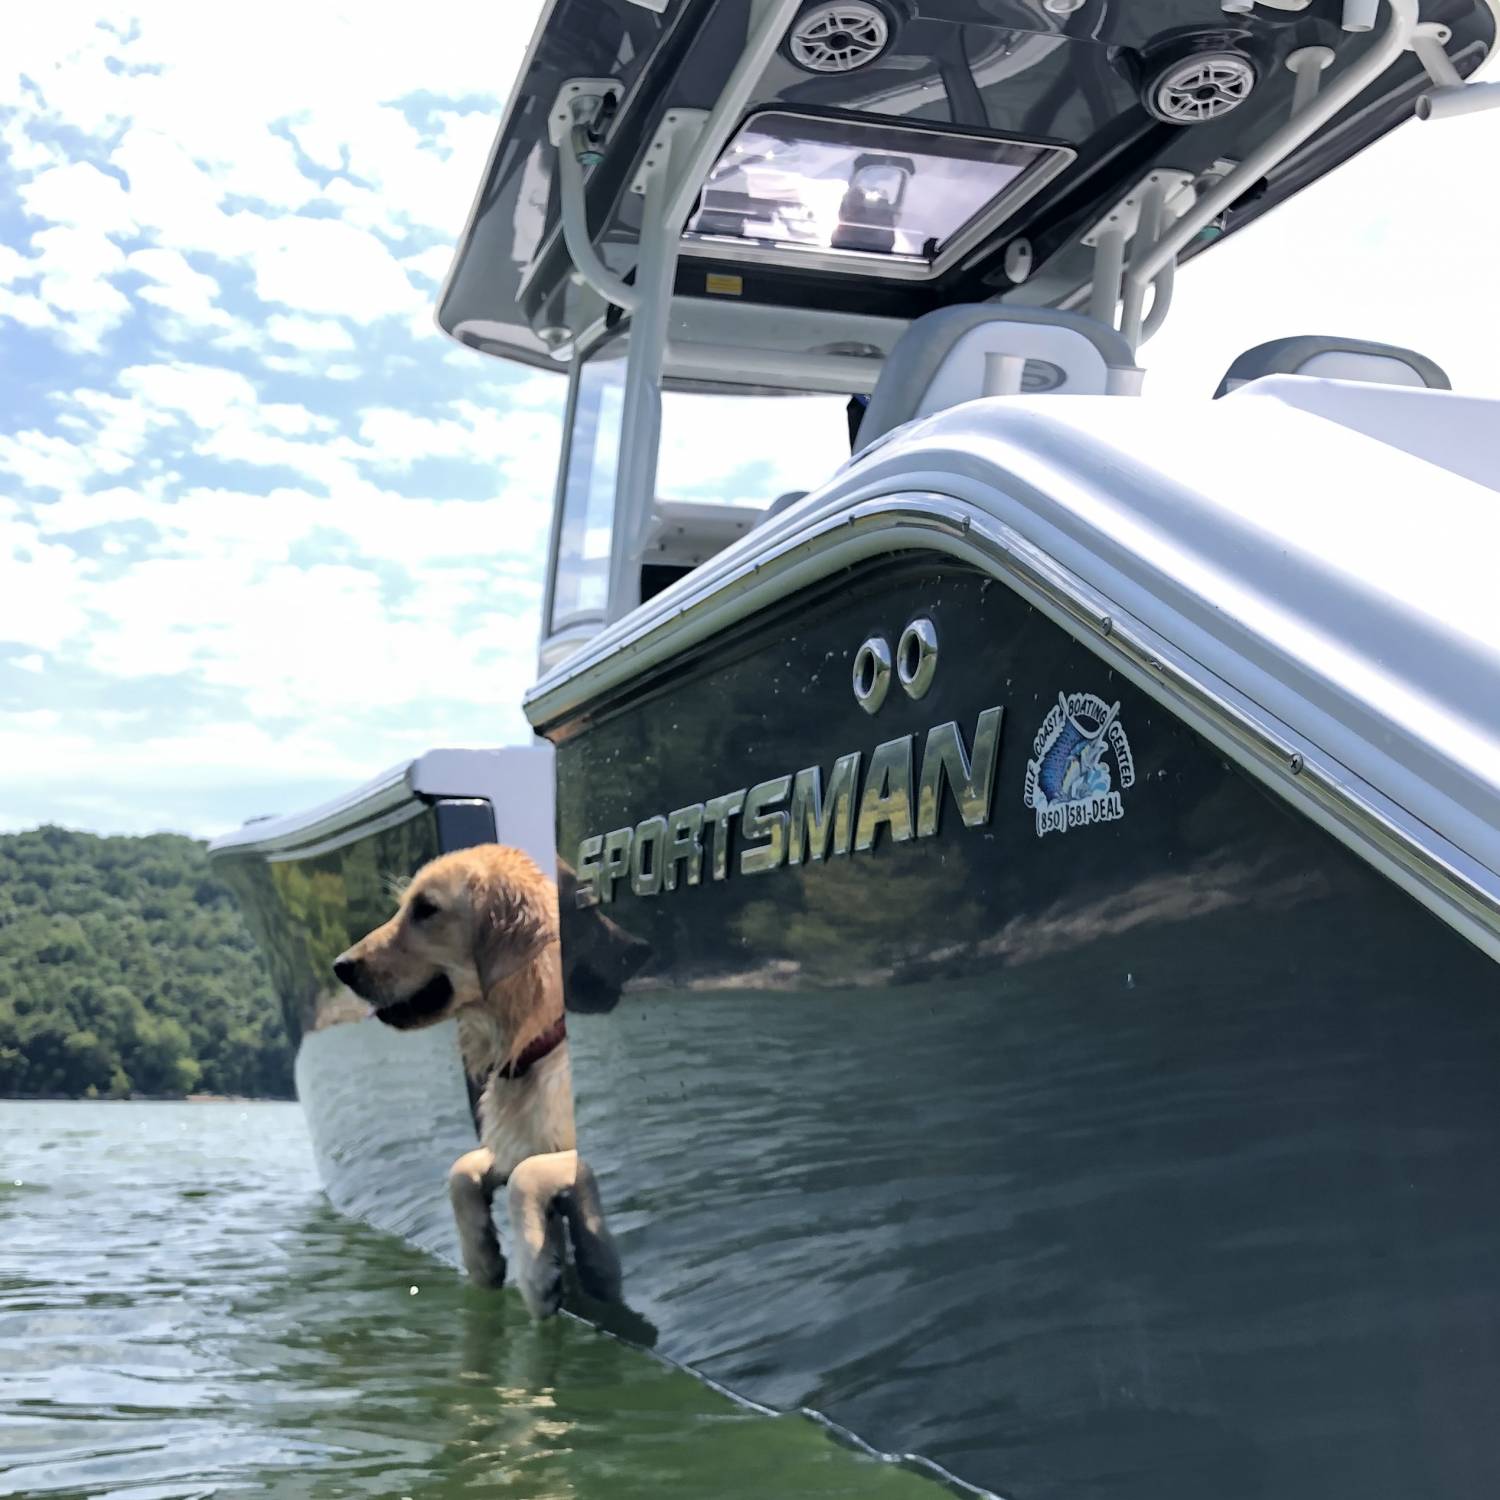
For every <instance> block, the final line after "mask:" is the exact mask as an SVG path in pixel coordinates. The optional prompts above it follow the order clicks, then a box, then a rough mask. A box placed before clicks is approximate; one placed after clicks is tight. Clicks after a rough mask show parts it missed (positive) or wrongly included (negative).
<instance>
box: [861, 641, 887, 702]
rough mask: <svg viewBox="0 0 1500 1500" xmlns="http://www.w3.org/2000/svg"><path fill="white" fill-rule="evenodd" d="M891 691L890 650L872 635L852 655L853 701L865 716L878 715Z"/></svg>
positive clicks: (883, 642)
mask: <svg viewBox="0 0 1500 1500" xmlns="http://www.w3.org/2000/svg"><path fill="white" fill-rule="evenodd" d="M890 689H891V648H890V647H889V646H888V645H886V643H885V637H884V636H879V635H872V636H871V637H870V639H869V640H867V641H866V642H865V643H864V645H863V646H861V647H860V648H859V650H858V651H856V652H855V653H854V701H855V702H856V703H857V704H859V706H860V707H861V708H862V709H864V711H865V712H866V713H867V714H873V713H878V712H879V711H880V705H881V704H882V703H884V702H885V695H886V694H887V693H888V692H889V691H890Z"/></svg>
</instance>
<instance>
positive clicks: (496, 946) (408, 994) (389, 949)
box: [333, 844, 557, 1031]
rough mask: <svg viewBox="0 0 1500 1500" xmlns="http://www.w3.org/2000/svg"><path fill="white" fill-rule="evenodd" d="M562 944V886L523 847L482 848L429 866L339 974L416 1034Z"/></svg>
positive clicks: (337, 968)
mask: <svg viewBox="0 0 1500 1500" xmlns="http://www.w3.org/2000/svg"><path fill="white" fill-rule="evenodd" d="M556 940H557V895H556V891H555V888H554V887H553V885H552V882H551V881H550V880H548V879H547V878H546V876H544V875H543V874H542V873H541V871H540V870H538V869H537V867H536V866H535V865H534V864H533V863H532V862H531V860H529V859H528V858H527V857H526V856H525V855H524V854H522V853H521V852H520V850H518V849H508V848H504V847H502V846H500V845H498V844H482V845H479V846H478V847H476V848H473V849H460V850H457V851H455V852H454V853H452V854H445V855H442V856H440V857H439V858H437V859H435V860H433V861H432V862H431V863H430V864H427V865H424V866H423V867H422V868H421V869H420V870H418V871H417V873H416V875H415V876H413V877H412V880H411V882H410V884H409V885H408V886H407V887H406V890H405V891H404V892H403V894H402V897H401V905H400V907H399V908H398V910H397V912H396V915H395V916H393V917H392V918H391V919H390V921H389V922H387V923H385V924H384V925H383V926H381V927H377V928H376V929H375V931H374V932H372V933H370V934H369V936H368V937H365V938H362V939H361V940H360V941H359V942H357V943H356V944H355V945H354V946H353V947H352V948H349V949H348V950H346V951H345V952H344V953H341V954H340V955H339V957H338V958H337V959H335V960H334V964H333V972H334V976H335V977H336V978H337V979H338V980H339V982H340V983H341V984H345V985H347V986H348V987H349V988H350V989H351V990H353V991H354V993H355V994H356V995H358V996H359V997H360V998H361V999H362V1000H366V1001H368V1002H369V1003H370V1005H372V1006H373V1007H374V1009H375V1014H376V1015H377V1016H378V1017H379V1018H380V1019H381V1020H382V1021H384V1022H385V1023H386V1025H388V1026H395V1027H397V1028H398V1029H399V1030H402V1031H410V1030H412V1029H414V1028H416V1027H418V1026H431V1025H434V1024H435V1023H437V1022H438V1021H442V1020H445V1019H446V1018H447V1017H449V1016H451V1015H453V1014H454V1013H455V1012H456V1011H458V1010H460V1009H462V1008H463V1007H464V1006H466V1005H476V1004H478V1003H480V1002H481V1001H482V1000H483V999H484V998H485V996H486V995H487V994H489V993H490V992H491V991H492V990H493V989H494V987H495V986H496V985H497V984H499V983H500V982H501V981H503V980H505V979H508V978H509V977H510V976H511V975H512V974H514V973H516V972H517V971H518V970H519V969H521V968H523V967H524V966H525V965H526V964H528V963H531V962H532V961H533V960H535V959H536V958H537V957H538V955H539V954H540V953H541V952H542V951H543V950H544V949H545V948H546V947H547V945H548V944H549V943H553V942H556Z"/></svg>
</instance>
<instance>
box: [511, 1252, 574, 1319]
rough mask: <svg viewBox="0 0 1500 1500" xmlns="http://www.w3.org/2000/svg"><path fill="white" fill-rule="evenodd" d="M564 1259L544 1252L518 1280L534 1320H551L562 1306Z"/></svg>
mask: <svg viewBox="0 0 1500 1500" xmlns="http://www.w3.org/2000/svg"><path fill="white" fill-rule="evenodd" d="M562 1271H563V1268H562V1257H561V1256H560V1255H557V1254H554V1253H547V1252H545V1251H544V1252H543V1253H542V1254H541V1255H539V1256H537V1257H536V1258H535V1259H534V1260H532V1261H531V1262H530V1264H529V1265H527V1266H526V1268H525V1270H524V1271H523V1272H522V1273H521V1275H519V1276H518V1277H517V1278H516V1282H517V1285H518V1286H519V1287H520V1288H521V1297H522V1299H523V1300H524V1301H525V1303H526V1310H527V1311H528V1312H529V1313H530V1314H531V1316H532V1317H533V1318H550V1317H552V1315H553V1314H554V1313H556V1311H557V1310H558V1308H559V1307H561V1306H562V1294H563V1275H562Z"/></svg>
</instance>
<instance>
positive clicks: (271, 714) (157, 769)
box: [0, 0, 1500, 834]
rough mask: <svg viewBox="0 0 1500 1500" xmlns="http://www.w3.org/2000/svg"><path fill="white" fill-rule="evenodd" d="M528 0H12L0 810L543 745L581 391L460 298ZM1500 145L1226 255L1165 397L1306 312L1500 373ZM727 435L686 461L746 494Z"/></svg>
mask: <svg viewBox="0 0 1500 1500" xmlns="http://www.w3.org/2000/svg"><path fill="white" fill-rule="evenodd" d="M535 13H536V3H535V0H491V3H488V4H484V5H478V6H466V5H456V4H454V5H450V4H443V3H434V4H432V5H428V6H423V7H417V8H410V7H406V8H401V9H399V10H398V9H397V8H395V7H391V8H384V7H369V6H361V7H351V8H349V9H347V10H343V11H341V10H339V9H338V8H336V7H333V6H329V5H325V4H322V3H319V0H304V3H299V4H297V5H295V6H292V5H281V4H264V5H261V6H257V7H255V8H254V9H231V10H224V9H223V8H221V7H197V8H192V7H188V6H185V5H162V6H158V7H140V8H138V9H137V10H136V11H135V12H134V13H132V12H131V11H130V10H128V9H125V8H122V9H121V10H120V12H119V16H120V17H121V19H117V20H115V21H112V22H109V23H107V24H101V23H98V22H96V21H95V20H94V19H93V18H92V17H91V16H90V15H89V14H88V13H87V11H86V10H84V9H81V8H80V9H77V10H74V9H73V8H71V7H51V8H43V9H39V8H37V7H9V8H8V9H7V11H6V12H5V13H4V14H3V15H0V828H17V827H28V826H33V825H35V824H36V823H39V822H43V821H56V822H62V823H65V824H68V825H70V826H74V827H84V828H93V829H98V830H100V831H109V832H144V831H148V830H152V829H157V828H176V829H183V830H186V831H190V832H194V833H198V834H207V833H212V832H214V831H219V830H222V829H224V828H227V827H232V826H235V825H237V824H238V823H239V822H241V821H242V820H243V819H244V818H245V817H247V816H250V815H253V814H256V813H263V812H274V811H288V810H291V809H293V808H296V807H299V806H303V805H306V804H307V803H309V802H312V801H316V800H319V799H321V798H323V797H326V796H329V795H331V794H333V793H334V792H336V791H338V790H340V789H342V788H344V787H346V786H348V785H350V784H352V783H354V782H356V781H359V780H363V779H365V778H366V777H368V776H370V775H372V774H374V773H375V772H377V771H379V770H380V769H382V768H383V767H384V766H386V765H389V764H391V763H393V762H395V761H397V760H400V759H401V758H403V757H404V756H407V755H412V754H417V753H419V752H420V751H422V750H423V749H426V748H428V747H430V746H433V745H438V744H476V745H492V744H502V743H508V742H514V741H516V740H518V739H520V738H521V737H522V736H523V735H524V734H525V732H526V731H525V725H524V720H523V719H522V717H521V714H520V711H519V700H520V696H521V693H522V692H523V690H524V688H525V686H526V685H527V683H528V682H529V681H530V679H531V676H532V673H533V666H534V660H535V645H536V633H537V611H538V607H539V603H540V597H541V570H542V565H543V560H544V559H543V553H544V546H545V531H546V523H547V515H548V509H549V503H550V486H551V476H552V471H553V466H554V463H555V458H556V450H557V443H558V438H559V431H558V420H559V405H560V397H561V394H562V381H561V378H560V377H557V376H553V375H550V374H545V373H540V372H531V371H522V370H511V369H508V368H507V367H506V366H504V365H502V364H500V363H499V362H496V361H493V360H486V359H484V358H483V357H481V356H478V355H476V354H473V353H472V352H470V351H468V350H464V349H460V348H458V347H457V346H455V345H453V344H451V343H449V342H448V341H447V340H445V339H444V338H443V337H441V336H440V335H439V334H438V333H437V332H436V330H435V329H434V327H433V323H432V308H433V304H434V300H435V295H436V292H437V287H438V284H439V280H440V278H441V277H442V275H443V274H444V271H445V270H446V267H447V263H448V257H449V252H450V249H451V245H452V242H453V238H454V236H455V235H456V234H457V232H458V230H459V229H460V227H461V225H462V222H463V219H464V216H465V214H466V212H467V209H468V205H469V202H470V198H471V196H472V193H473V190H474V187H475V185H476V183H477V180H478V177H479V173H480V171H481V169H482V167H483V163H484V159H485V155H486V153H487V151H488V148H489V145H490V142H491V139H492V136H493V133H494V129H495V126H496V123H497V121H498V114H499V109H500V104H501V99H502V97H503V91H504V89H505V87H506V86H507V84H508V82H509V80H510V78H511V77H512V76H513V74H514V72H515V69H516V67H517V65H518V64H519V61H520V57H521V54H522V51H523V50H524V46H525V42H526V39H527V37H528V36H529V34H530V30H531V26H532V22H533V20H534V17H535ZM1496 159H1500V116H1496V115H1491V116H1477V117H1473V118H1471V119H1467V120H1460V121H1453V122H1448V123H1444V124H1442V125H1426V126H1410V127H1407V128H1406V129H1404V130H1403V131H1401V132H1399V133H1398V136H1397V137H1395V138H1393V139H1392V140H1390V141H1388V142H1386V143H1383V144H1382V145H1380V146H1378V147H1376V148H1375V149H1374V150H1372V151H1370V152H1367V153H1366V154H1365V155H1364V156H1363V157H1362V158H1361V159H1360V160H1359V161H1357V162H1356V163H1354V164H1352V165H1351V166H1350V167H1348V168H1346V169H1345V170H1344V171H1343V172H1341V173H1340V174H1338V176H1337V177H1335V178H1334V179H1332V180H1330V181H1329V182H1328V183H1326V184H1324V185H1323V186H1322V187H1321V188H1318V189H1315V190H1314V191H1313V193H1310V194H1306V195H1304V197H1303V199H1302V200H1299V201H1298V202H1296V203H1294V204H1292V205H1290V206H1288V207H1287V208H1285V209H1283V210H1281V211H1279V212H1278V213H1277V214H1274V215H1272V216H1270V218H1269V219H1268V220H1267V221H1266V223H1265V224H1264V225H1262V226H1258V227H1257V228H1256V229H1255V230H1253V231H1250V232H1249V233H1247V234H1245V235H1244V236H1242V237H1240V239H1239V240H1238V241H1237V242H1231V243H1229V244H1227V245H1225V246H1224V247H1223V248H1222V249H1220V250H1216V251H1215V252H1214V253H1213V255H1212V256H1210V257H1208V258H1207V259H1206V260H1205V261H1204V262H1203V263H1202V264H1201V266H1200V267H1195V268H1193V269H1192V270H1191V271H1189V272H1188V273H1187V274H1185V275H1184V276H1183V277H1182V278H1181V282H1180V285H1179V292H1178V302H1177V306H1176V308H1175V310H1174V315H1173V319H1172V321H1171V322H1170V323H1169V325H1168V327H1167V330H1166V331H1165V332H1164V333H1163V334H1162V335H1161V336H1160V337H1159V339H1158V340H1157V341H1156V342H1155V343H1153V344H1152V345H1151V346H1150V347H1149V349H1148V351H1147V356H1148V357H1147V361H1146V362H1147V364H1148V366H1150V367H1151V369H1152V372H1153V373H1152V375H1151V376H1150V379H1149V381H1148V392H1149V393H1150V395H1155V396H1158V397H1162V398H1166V399H1171V398H1174V397H1181V398H1184V399H1188V398H1191V399H1202V398H1203V397H1204V396H1206V395H1207V394H1208V392H1210V391H1211V390H1212V389H1213V386H1214V384H1215V383H1216V381H1217V379H1218V376H1219V374H1220V373H1222V371H1223V369H1224V368H1225V366H1226V365H1227V364H1228V362H1229V360H1230V359H1231V358H1232V357H1233V355H1234V354H1235V353H1237V352H1239V350H1241V349H1243V348H1245V347H1248V346H1249V345H1250V344H1253V343H1256V342H1258V341H1260V340H1261V339H1263V338H1267V337H1272V336H1274V335H1276V334H1280V333H1305V332H1335V333H1339V332H1342V333H1348V334H1354V335H1358V336H1364V337H1371V338H1388V339H1391V340H1393V341H1396V342H1401V343H1407V344H1411V345H1414V346H1416V347H1418V348H1420V349H1422V350H1423V352H1425V353H1428V354H1430V355H1432V356H1434V357H1435V358H1437V359H1438V360H1439V361H1440V362H1441V363H1444V364H1445V365H1447V367H1448V368H1449V370H1450V373H1452V374H1453V376H1454V377H1455V384H1457V385H1458V386H1459V387H1460V388H1463V389H1467V390H1470V391H1473V392H1475V393H1479V394H1492V395H1500V371H1497V370H1496V361H1495V359H1494V356H1493V352H1492V351H1493V350H1494V349H1495V348H1496V347H1497V344H1500V294H1497V293H1496V292H1494V291H1493V290H1492V288H1493V286H1494V277H1493V250H1492V248H1491V247H1493V245H1494V244H1495V243H1497V231H1500V209H1497V205H1496V197H1495V194H1494V190H1493V188H1492V186H1491V184H1492V183H1493V182H1494V171H1493V162H1494V161H1495V160H1496ZM1351 251H1352V252H1353V253H1351ZM1150 395H1148V398H1147V399H1150ZM1188 419H1190V418H1188ZM817 420H818V421H820V422H821V421H822V420H823V419H822V418H821V417H819V418H817ZM835 430H836V429H835ZM811 432H812V428H811V427H808V428H807V429H806V431H805V433H804V437H805V439H806V441H805V442H803V443H802V446H803V448H804V449H805V448H806V446H807V443H810V442H811V441H812V439H811V437H810V436H808V434H810V433H811ZM783 436H784V435H783ZM721 446H722V445H721V443H720V442H719V439H718V438H717V437H716V436H715V437H714V438H713V440H712V441H710V440H709V435H708V434H702V435H700V440H699V442H698V443H697V445H696V446H695V445H694V443H692V442H691V441H688V442H686V445H685V446H683V445H679V446H678V447H676V448H673V449H671V450H670V451H669V452H668V454H667V455H666V463H667V465H668V467H669V469H672V470H675V471H676V472H679V473H683V474H689V473H692V474H696V475H698V476H699V478H700V481H702V476H703V475H704V474H707V475H708V476H709V481H712V482H709V481H702V482H704V483H708V487H709V488H712V487H713V482H721V483H722V485H723V486H724V487H726V488H727V489H728V490H732V491H735V492H738V491H740V490H741V489H742V488H743V487H744V485H745V483H746V482H747V477H748V476H749V475H750V473H751V471H750V470H749V469H748V468H747V466H746V464H745V463H744V462H738V463H736V462H734V461H731V459H730V458H726V456H725V455H724V454H723V453H722V452H721V451H719V450H720V448H721ZM731 457H732V456H731ZM744 457H745V458H750V457H752V455H750V454H746V455H744ZM820 462H821V459H820ZM715 475H717V476H718V480H714V476H715ZM797 477H801V476H797ZM812 477H815V476H808V477H807V478H804V479H803V482H804V483H807V482H810V480H811V478H812ZM769 478H770V482H769V486H768V487H769V488H770V491H771V492H772V493H775V491H776V490H777V489H780V488H785V487H787V483H786V479H785V477H784V476H782V475H779V474H778V475H775V476H770V477H769Z"/></svg>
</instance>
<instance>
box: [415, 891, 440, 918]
mask: <svg viewBox="0 0 1500 1500" xmlns="http://www.w3.org/2000/svg"><path fill="white" fill-rule="evenodd" d="M437 914H438V908H437V907H436V906H435V905H434V904H433V903H432V902H431V901H429V900H428V899H427V897H426V896H418V897H417V899H416V900H415V901H413V902H412V904H411V919H412V921H413V922H425V921H426V920H427V919H428V918H429V917H435V916H437Z"/></svg>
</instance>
